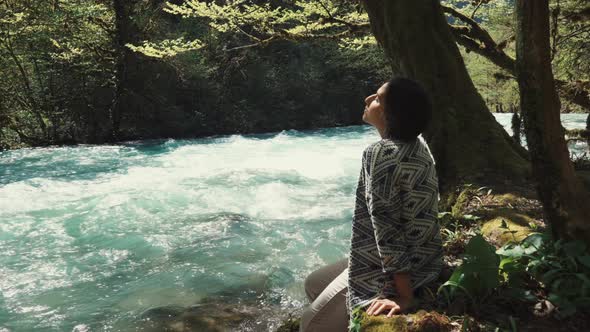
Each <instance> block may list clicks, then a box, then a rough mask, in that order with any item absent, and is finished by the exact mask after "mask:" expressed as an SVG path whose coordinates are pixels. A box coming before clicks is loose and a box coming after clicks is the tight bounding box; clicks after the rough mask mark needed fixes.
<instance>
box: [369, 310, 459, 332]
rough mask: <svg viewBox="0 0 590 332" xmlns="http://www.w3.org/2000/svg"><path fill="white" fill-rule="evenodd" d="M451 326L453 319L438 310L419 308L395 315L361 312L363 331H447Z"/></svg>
mask: <svg viewBox="0 0 590 332" xmlns="http://www.w3.org/2000/svg"><path fill="white" fill-rule="evenodd" d="M451 328H452V325H451V320H450V319H449V318H448V317H447V316H445V315H443V314H440V313H438V312H436V311H425V310H419V311H418V312H416V313H410V314H405V315H395V316H393V317H387V316H386V315H379V316H369V315H367V313H366V312H363V313H362V314H361V331H362V332H431V331H432V332H445V331H451Z"/></svg>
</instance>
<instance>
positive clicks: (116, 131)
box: [109, 0, 134, 141]
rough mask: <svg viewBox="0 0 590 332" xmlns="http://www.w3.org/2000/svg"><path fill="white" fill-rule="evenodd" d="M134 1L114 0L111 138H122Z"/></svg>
mask: <svg viewBox="0 0 590 332" xmlns="http://www.w3.org/2000/svg"><path fill="white" fill-rule="evenodd" d="M133 4H134V1H129V0H113V9H114V12H115V32H114V39H115V40H114V45H115V50H116V56H115V95H114V97H113V102H112V104H111V109H110V114H109V116H110V119H111V135H112V137H111V140H114V141H117V140H119V139H120V136H121V133H120V129H121V118H122V115H123V101H124V98H125V93H126V88H127V86H126V85H127V62H128V59H129V57H130V52H131V51H130V50H129V49H128V48H127V47H126V46H125V45H126V44H127V43H129V42H130V39H131V37H130V36H131V33H132V32H131V22H130V20H131V17H130V16H131V8H132V7H133Z"/></svg>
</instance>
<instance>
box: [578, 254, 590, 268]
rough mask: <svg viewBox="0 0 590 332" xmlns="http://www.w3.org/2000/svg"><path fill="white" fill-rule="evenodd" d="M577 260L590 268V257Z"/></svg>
mask: <svg viewBox="0 0 590 332" xmlns="http://www.w3.org/2000/svg"><path fill="white" fill-rule="evenodd" d="M576 258H577V259H578V261H579V262H580V263H581V264H582V265H584V266H585V267H588V268H590V255H583V256H577V257H576Z"/></svg>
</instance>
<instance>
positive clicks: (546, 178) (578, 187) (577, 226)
mask: <svg viewBox="0 0 590 332" xmlns="http://www.w3.org/2000/svg"><path fill="white" fill-rule="evenodd" d="M516 16H517V26H516V28H517V37H516V68H517V74H518V86H519V89H520V105H521V106H520V107H521V112H522V115H523V118H524V127H525V132H526V138H527V142H528V147H529V151H530V152H531V159H532V165H533V176H534V177H535V179H536V182H537V192H538V194H539V198H540V199H541V202H542V203H543V210H544V215H545V219H546V221H547V222H548V223H549V225H550V226H551V229H552V233H553V235H554V236H555V237H556V238H578V239H584V240H586V241H587V242H588V243H590V223H589V222H588V221H587V218H588V216H590V195H589V193H588V192H587V191H586V189H585V188H584V187H583V185H582V183H581V182H580V181H579V179H577V178H576V174H575V171H574V167H573V165H572V162H571V161H570V158H569V151H568V148H567V145H566V142H565V139H564V132H563V127H562V126H561V121H560V113H559V109H560V102H559V97H558V95H557V92H556V89H555V81H554V79H553V73H552V71H551V59H550V46H549V2H548V0H534V1H531V0H517V1H516Z"/></svg>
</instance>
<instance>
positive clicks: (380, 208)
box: [363, 145, 411, 274]
mask: <svg viewBox="0 0 590 332" xmlns="http://www.w3.org/2000/svg"><path fill="white" fill-rule="evenodd" d="M392 149H393V148H391V147H381V146H379V145H375V146H369V147H368V148H367V149H366V150H365V152H364V154H363V163H364V165H363V166H364V168H365V172H366V173H365V174H366V176H367V178H366V183H365V185H366V186H367V189H366V199H367V208H368V212H369V215H370V218H371V224H372V225H373V231H374V232H375V240H376V242H377V250H378V253H379V257H380V259H381V265H382V268H383V272H385V273H388V274H392V273H400V272H408V271H409V270H410V269H411V264H410V259H409V256H410V255H409V252H408V243H407V241H406V236H405V231H406V229H407V225H406V224H407V222H404V220H403V219H402V202H401V196H400V188H399V186H398V184H397V179H398V177H399V173H400V170H399V169H400V165H399V162H398V161H397V160H396V158H392V154H393V153H395V152H396V151H393V150H392Z"/></svg>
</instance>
